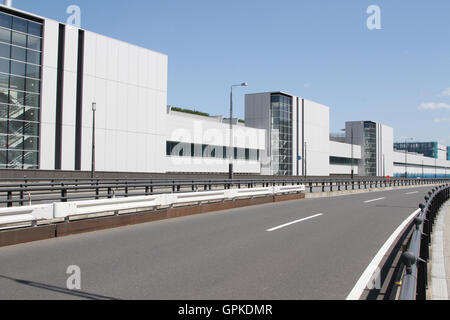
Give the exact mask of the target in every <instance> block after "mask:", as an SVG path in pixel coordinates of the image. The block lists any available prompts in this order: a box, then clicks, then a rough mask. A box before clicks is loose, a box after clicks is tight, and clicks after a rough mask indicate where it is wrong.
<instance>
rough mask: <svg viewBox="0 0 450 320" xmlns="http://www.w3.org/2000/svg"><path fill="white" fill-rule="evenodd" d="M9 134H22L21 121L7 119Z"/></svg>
mask: <svg viewBox="0 0 450 320" xmlns="http://www.w3.org/2000/svg"><path fill="white" fill-rule="evenodd" d="M8 133H9V134H15V135H22V134H23V121H13V120H10V121H9V127H8Z"/></svg>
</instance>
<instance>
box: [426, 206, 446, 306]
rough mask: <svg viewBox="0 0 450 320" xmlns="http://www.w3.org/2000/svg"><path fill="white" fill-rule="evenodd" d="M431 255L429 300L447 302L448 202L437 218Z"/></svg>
mask: <svg viewBox="0 0 450 320" xmlns="http://www.w3.org/2000/svg"><path fill="white" fill-rule="evenodd" d="M432 237H433V243H432V253H431V283H430V284H431V286H430V287H431V288H430V289H431V292H430V296H429V298H431V300H449V296H450V202H447V203H446V204H445V205H444V206H443V207H442V208H441V211H440V213H439V215H438V217H437V220H436V224H435V230H434V232H433V236H432Z"/></svg>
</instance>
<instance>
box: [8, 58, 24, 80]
mask: <svg viewBox="0 0 450 320" xmlns="http://www.w3.org/2000/svg"><path fill="white" fill-rule="evenodd" d="M25 70H26V64H25V63H22V62H17V61H11V73H12V74H15V75H18V76H22V77H25V74H26V73H25Z"/></svg>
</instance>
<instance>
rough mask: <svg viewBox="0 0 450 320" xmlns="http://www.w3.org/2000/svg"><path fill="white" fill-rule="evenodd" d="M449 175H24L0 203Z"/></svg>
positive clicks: (407, 182)
mask: <svg viewBox="0 0 450 320" xmlns="http://www.w3.org/2000/svg"><path fill="white" fill-rule="evenodd" d="M449 181H450V179H447V180H445V179H399V178H393V179H389V180H388V179H386V178H378V177H359V178H358V179H355V180H351V179H348V178H343V179H336V178H330V177H307V178H305V177H286V178H283V179H281V178H280V177H276V178H273V179H266V178H264V179H234V180H229V179H178V180H173V179H172V180H168V179H150V180H149V179H48V180H42V179H25V180H8V181H3V180H2V181H0V206H6V207H13V206H23V205H28V204H29V203H31V202H32V203H51V202H67V201H77V200H89V199H108V198H113V197H128V196H145V195H154V194H160V193H167V192H173V193H178V192H192V191H200V190H203V191H207V190H213V189H214V190H217V189H230V188H239V189H240V188H255V187H269V186H286V185H300V184H302V185H305V186H306V191H308V192H310V193H312V192H315V191H318V192H327V191H343V190H360V189H372V188H384V187H399V186H413V185H428V184H439V183H445V182H449Z"/></svg>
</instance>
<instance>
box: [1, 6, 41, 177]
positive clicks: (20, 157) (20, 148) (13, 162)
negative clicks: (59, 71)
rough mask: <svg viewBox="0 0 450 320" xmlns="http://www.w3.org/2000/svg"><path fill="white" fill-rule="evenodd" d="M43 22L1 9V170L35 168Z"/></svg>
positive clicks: (37, 150) (37, 143) (37, 147)
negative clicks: (14, 14) (17, 15)
mask: <svg viewBox="0 0 450 320" xmlns="http://www.w3.org/2000/svg"><path fill="white" fill-rule="evenodd" d="M41 57H42V24H41V23H37V22H34V21H31V20H27V19H24V18H21V17H16V16H13V15H10V14H8V13H4V12H0V169H3V168H17V169H38V167H39V160H38V159H39V110H40V100H41V99H40V93H41Z"/></svg>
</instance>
